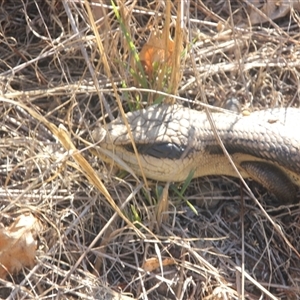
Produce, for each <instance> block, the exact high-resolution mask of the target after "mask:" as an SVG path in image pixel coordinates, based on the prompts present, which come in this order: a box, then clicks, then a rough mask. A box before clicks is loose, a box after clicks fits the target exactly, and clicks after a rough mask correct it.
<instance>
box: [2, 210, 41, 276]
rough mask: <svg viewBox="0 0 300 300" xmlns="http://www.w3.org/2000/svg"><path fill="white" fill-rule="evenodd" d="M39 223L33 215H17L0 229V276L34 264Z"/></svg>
mask: <svg viewBox="0 0 300 300" xmlns="http://www.w3.org/2000/svg"><path fill="white" fill-rule="evenodd" d="M39 230H40V223H39V221H38V220H37V219H36V218H35V217H34V216H33V215H31V214H30V215H22V216H20V217H18V218H17V219H16V220H15V222H14V223H13V224H11V225H10V226H9V227H6V228H5V227H2V228H1V229H0V278H2V279H3V278H5V277H6V276H7V274H11V273H17V272H19V271H20V270H21V269H22V268H23V267H31V266H33V264H34V259H35V253H36V248H37V241H36V239H35V236H36V234H37V232H38V231H39Z"/></svg>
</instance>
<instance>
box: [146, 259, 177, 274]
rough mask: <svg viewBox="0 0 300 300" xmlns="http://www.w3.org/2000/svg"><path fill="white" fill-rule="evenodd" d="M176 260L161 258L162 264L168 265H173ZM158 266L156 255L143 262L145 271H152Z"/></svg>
mask: <svg viewBox="0 0 300 300" xmlns="http://www.w3.org/2000/svg"><path fill="white" fill-rule="evenodd" d="M175 264H176V260H175V259H174V258H171V257H169V258H165V259H163V260H162V266H164V267H165V266H170V265H175ZM159 266H160V264H159V259H158V258H157V257H152V258H149V259H147V260H146V261H145V262H144V264H143V267H142V268H143V269H144V270H145V271H147V272H152V271H153V270H155V269H157V268H158V267H159Z"/></svg>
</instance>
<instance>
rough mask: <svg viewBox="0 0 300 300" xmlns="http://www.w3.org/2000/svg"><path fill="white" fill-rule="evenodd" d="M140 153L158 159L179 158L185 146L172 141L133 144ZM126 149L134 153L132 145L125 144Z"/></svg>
mask: <svg viewBox="0 0 300 300" xmlns="http://www.w3.org/2000/svg"><path fill="white" fill-rule="evenodd" d="M135 145H136V147H137V150H138V152H139V153H140V154H141V155H149V156H152V157H155V158H159V159H164V158H168V159H180V158H181V157H182V156H183V153H184V151H185V150H186V148H185V147H182V146H179V145H177V144H174V143H168V142H159V143H152V144H135ZM124 148H125V149H126V150H127V151H130V152H132V153H134V151H133V147H132V145H131V144H130V145H125V146H124Z"/></svg>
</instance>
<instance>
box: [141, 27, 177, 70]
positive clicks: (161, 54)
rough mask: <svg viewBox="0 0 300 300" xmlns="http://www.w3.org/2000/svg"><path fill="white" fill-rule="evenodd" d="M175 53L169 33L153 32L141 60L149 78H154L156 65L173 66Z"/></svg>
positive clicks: (144, 47)
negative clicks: (172, 60)
mask: <svg viewBox="0 0 300 300" xmlns="http://www.w3.org/2000/svg"><path fill="white" fill-rule="evenodd" d="M166 39H167V43H166ZM166 46H167V47H166ZM173 51H174V41H173V40H172V39H171V37H170V34H169V32H168V31H164V32H163V33H160V32H155V31H153V32H152V33H151V35H150V37H149V40H148V42H147V43H145V45H144V46H143V48H142V50H141V52H140V60H141V62H142V63H143V65H144V68H145V72H146V73H147V74H148V76H152V74H153V66H154V64H158V65H163V64H164V63H166V64H167V65H168V66H171V59H172V54H173Z"/></svg>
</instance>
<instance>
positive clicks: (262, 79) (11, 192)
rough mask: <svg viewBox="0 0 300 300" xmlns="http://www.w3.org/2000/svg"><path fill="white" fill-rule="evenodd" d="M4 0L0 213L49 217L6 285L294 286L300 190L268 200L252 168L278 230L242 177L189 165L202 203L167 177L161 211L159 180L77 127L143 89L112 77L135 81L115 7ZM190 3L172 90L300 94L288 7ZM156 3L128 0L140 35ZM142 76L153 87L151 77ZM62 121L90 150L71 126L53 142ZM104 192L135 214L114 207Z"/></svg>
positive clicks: (15, 290)
mask: <svg viewBox="0 0 300 300" xmlns="http://www.w3.org/2000/svg"><path fill="white" fill-rule="evenodd" d="M100 2H101V1H100ZM103 2H105V1H103ZM119 2H120V3H121V1H119ZM230 2H234V3H235V4H232V5H229V3H230ZM1 3H2V4H1V8H0V17H1V19H0V33H1V46H0V51H1V56H0V57H1V59H0V100H1V118H0V120H1V142H0V153H1V156H0V159H1V160H0V170H1V183H2V186H1V201H0V204H1V215H0V216H1V222H2V223H3V224H4V225H8V224H10V223H11V222H12V221H13V219H14V218H16V217H17V216H18V215H20V214H24V213H26V212H31V213H33V214H34V215H35V216H36V217H37V218H38V219H39V220H40V221H41V222H42V224H43V228H44V230H43V231H42V232H40V235H39V237H38V239H39V247H38V253H37V262H36V265H35V266H34V267H33V268H32V269H24V270H23V272H21V273H20V274H16V275H11V276H9V277H8V278H7V279H6V280H1V282H0V297H2V298H7V299H37V298H38V299H117V298H118V294H119V293H121V292H122V296H121V295H119V296H120V297H121V298H120V299H126V295H125V293H126V294H127V296H128V297H131V296H132V297H133V298H137V299H147V298H148V299H239V298H242V297H244V298H245V299H277V298H281V299H298V298H299V294H300V265H299V254H298V252H300V240H299V236H300V228H299V205H298V204H297V205H290V206H285V207H279V208H274V207H273V206H272V204H270V196H269V195H268V194H266V193H265V191H262V190H261V188H260V187H257V185H256V184H254V183H250V185H251V187H252V188H253V191H254V192H255V194H256V195H257V197H258V198H259V200H260V201H261V202H262V203H263V204H264V207H265V210H266V212H267V213H268V214H269V215H270V216H271V218H272V219H273V220H274V222H276V224H278V226H280V230H281V231H282V233H283V234H282V235H280V234H279V233H278V230H276V228H275V227H274V225H272V224H271V223H270V222H269V221H268V220H267V219H266V217H265V215H264V213H263V212H262V210H261V209H260V208H259V207H257V206H256V205H255V203H254V202H253V201H252V200H251V199H250V198H249V197H248V196H247V194H246V193H244V192H243V191H241V188H240V185H239V183H238V181H232V180H230V179H226V178H209V179H207V178H205V179H197V180H193V181H192V183H191V185H190V186H189V188H188V190H187V192H186V193H185V196H186V198H187V199H189V200H190V201H191V202H192V201H194V205H195V208H196V210H197V211H198V215H196V214H195V213H194V212H192V211H191V209H190V208H189V206H188V205H187V204H186V202H184V201H182V200H181V199H180V198H179V197H178V196H177V195H176V193H173V194H172V193H171V195H170V198H169V207H168V210H167V211H166V212H165V214H166V215H167V216H166V217H164V220H165V221H164V222H162V224H161V226H160V227H158V226H157V221H158V220H157V214H156V209H157V208H156V202H157V201H158V197H157V195H156V189H155V184H150V188H151V190H150V192H149V194H147V193H145V190H144V186H143V185H142V184H139V183H138V182H137V181H136V180H135V179H134V178H133V177H131V176H129V175H127V176H125V177H121V178H120V177H118V176H116V175H113V174H115V173H112V172H111V171H112V170H111V169H110V167H109V166H106V165H104V164H103V163H102V162H101V161H99V160H97V159H96V158H95V157H93V156H92V155H91V154H90V153H89V151H88V150H87V149H86V146H85V143H84V142H83V139H87V140H89V133H90V130H91V128H93V126H94V125H95V124H96V123H97V122H98V120H99V119H100V120H101V121H103V120H104V119H105V120H106V121H109V117H110V116H112V115H116V114H117V112H118V110H119V108H118V105H117V103H118V101H120V102H119V104H121V105H122V106H123V107H124V109H125V110H128V107H129V106H131V107H132V105H135V101H136V99H137V98H139V99H143V100H146V99H147V97H148V96H149V93H148V92H145V91H142V90H141V89H139V88H137V89H134V90H133V89H129V90H127V91H124V90H123V91H121V87H122V85H121V81H123V86H126V87H129V88H130V87H132V86H133V85H134V82H135V80H134V78H133V77H132V75H131V74H130V65H131V64H132V56H133V54H132V51H131V50H130V48H129V46H128V44H127V42H126V40H125V37H124V32H123V31H122V30H120V25H119V23H118V21H117V20H116V18H115V16H114V13H113V12H112V9H111V8H110V7H106V8H105V11H104V14H103V16H104V18H103V19H102V20H99V21H98V23H97V26H98V27H99V31H98V33H99V35H98V34H96V33H97V32H95V31H93V29H92V28H95V23H94V22H93V21H92V18H91V14H90V13H89V9H88V5H86V6H84V4H81V3H79V1H78V2H75V1H66V2H63V1H55V0H53V1H50V0H48V1H33V0H28V1H22V0H20V1H19V0H18V1H2V2H1ZM108 3H109V1H108ZM120 3H119V4H120ZM132 3H134V4H132ZM187 3H189V5H190V7H186V8H185V10H184V15H185V16H186V22H185V25H186V27H187V28H188V30H187V34H186V37H185V46H186V48H187V49H188V53H187V56H186V59H185V60H183V61H182V70H181V71H182V80H181V83H180V86H179V87H178V93H179V95H180V96H181V97H183V98H186V99H193V100H194V99H198V100H199V99H202V100H203V97H205V98H206V99H207V101H208V103H210V104H213V105H217V106H221V105H222V104H223V102H224V101H225V100H226V99H228V98H230V97H236V98H237V99H238V100H239V101H240V102H241V104H242V106H243V107H244V108H250V109H252V108H255V109H256V108H264V107H274V106H297V107H298V106H299V95H298V91H299V90H300V89H299V82H300V80H299V75H300V73H299V70H300V69H299V67H300V45H299V42H298V40H299V13H298V12H297V11H294V10H292V11H291V12H290V13H289V14H288V15H287V16H286V17H284V18H281V19H278V20H274V21H272V20H268V19H266V22H265V23H264V24H258V25H256V26H251V25H250V24H249V22H248V20H249V19H248V17H249V6H247V5H246V1H209V0H208V1H206V0H204V1H196V0H195V1H194V0H192V1H187ZM92 11H94V12H95V7H92ZM163 12H164V5H163V2H162V1H152V2H151V1H149V4H147V2H146V1H137V2H131V1H128V3H126V5H124V6H122V7H121V9H120V15H121V17H122V19H123V21H124V25H125V27H126V28H127V30H128V32H129V33H130V35H131V39H132V41H133V42H134V44H135V46H136V47H137V49H138V50H139V49H141V46H142V45H143V44H144V43H145V41H146V40H147V37H148V36H149V28H151V27H152V26H154V27H155V26H161V24H164V18H163V14H161V13H163ZM98 14H99V11H98ZM101 14H102V12H100V15H101ZM171 14H172V15H173V16H175V15H176V9H175V7H174V5H173V4H172V6H171ZM95 35H96V37H95ZM97 35H98V36H97ZM176 71H178V72H179V70H176ZM150 87H151V88H152V89H153V90H155V82H154V83H151V86H150ZM151 88H149V89H150V90H151ZM166 90H167V87H165V90H164V91H166ZM199 95H201V97H200V96H199ZM193 106H194V107H197V106H198V104H197V103H195V104H194V105H193ZM34 112H35V113H36V114H34ZM42 117H44V118H42ZM59 124H63V125H64V127H65V128H66V129H67V131H68V132H69V134H70V136H71V139H72V141H73V143H74V145H75V146H76V148H77V149H79V150H80V153H79V154H78V155H80V154H81V155H82V156H83V157H85V158H86V160H87V161H86V162H85V161H83V160H82V157H78V156H77V157H76V156H74V152H68V151H67V150H66V148H68V147H70V141H65V144H63V143H61V142H62V140H63V138H64V137H63V136H62V135H61V133H60V131H59V130H57V128H56V127H54V126H58V125H59ZM295 130H298V129H297V128H295ZM63 145H64V146H63ZM88 164H90V165H92V166H93V167H94V170H95V171H97V172H98V175H99V177H100V178H101V179H102V180H103V183H104V186H105V188H106V189H107V191H108V192H109V194H110V195H111V199H110V202H109V201H108V200H109V196H106V197H104V196H103V194H102V193H100V192H99V190H98V189H97V188H96V186H99V184H98V185H97V182H96V179H95V178H96V175H95V174H93V172H92V171H91V170H89V172H90V173H88V174H87V173H86V170H87V168H88ZM86 174H87V175H86ZM204 185H205V186H206V187H207V186H208V187H209V188H208V191H206V192H204V188H203V187H204ZM100 188H101V187H100ZM102 188H103V187H102ZM102 191H103V190H102ZM147 195H148V196H149V195H151V199H149V197H148V196H147ZM204 198H206V199H211V198H213V199H220V200H221V201H220V202H219V203H218V204H217V206H216V207H215V208H210V209H206V208H202V207H201V206H200V205H199V200H202V199H204ZM197 200H198V201H197ZM111 201H114V202H115V203H116V205H117V207H119V208H121V211H122V212H123V213H124V215H125V216H126V217H127V218H128V220H130V221H131V222H133V221H137V220H138V219H140V220H141V221H140V224H136V226H135V227H133V226H132V223H131V222H128V221H126V217H124V218H123V219H122V218H120V216H119V214H117V213H116V208H115V207H113V203H112V202H111ZM200 202H201V201H200ZM276 226H277V225H276ZM283 236H284V237H285V238H286V240H288V241H290V243H291V245H292V246H291V245H289V244H288V243H287V242H286V240H285V239H284V238H283ZM297 251H298V252H297ZM170 257H172V258H173V259H174V260H175V261H176V264H171V265H169V266H166V267H164V268H157V269H156V270H153V271H150V272H145V271H144V269H143V268H142V267H143V264H144V262H145V261H146V260H147V259H149V258H159V259H160V260H161V261H163V260H164V259H165V258H170ZM162 269H163V270H162ZM163 296H165V297H166V298H163ZM260 297H261V298H260ZM118 299H119V298H118Z"/></svg>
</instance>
